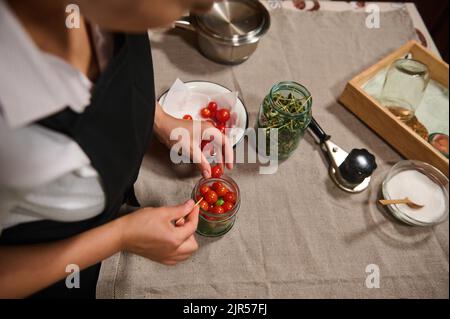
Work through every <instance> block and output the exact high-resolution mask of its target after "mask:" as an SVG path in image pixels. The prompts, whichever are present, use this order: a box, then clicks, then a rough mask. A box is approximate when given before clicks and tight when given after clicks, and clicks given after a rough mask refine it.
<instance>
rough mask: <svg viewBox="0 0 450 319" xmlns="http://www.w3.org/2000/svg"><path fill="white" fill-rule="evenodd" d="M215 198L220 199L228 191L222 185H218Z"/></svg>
mask: <svg viewBox="0 0 450 319" xmlns="http://www.w3.org/2000/svg"><path fill="white" fill-rule="evenodd" d="M215 191H216V193H217V196H219V197H222V196H224V195H225V194H226V193H228V189H227V188H226V187H225V186H224V185H220V187H218V188H217V189H216V190H215Z"/></svg>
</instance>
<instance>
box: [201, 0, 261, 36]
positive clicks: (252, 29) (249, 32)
mask: <svg viewBox="0 0 450 319" xmlns="http://www.w3.org/2000/svg"><path fill="white" fill-rule="evenodd" d="M195 21H196V25H197V29H198V30H199V31H200V32H201V33H203V34H205V35H207V36H210V37H213V38H215V39H218V40H221V41H224V42H233V43H235V44H242V43H250V42H256V41H258V40H259V38H260V37H261V36H262V35H263V34H264V33H265V32H266V31H267V30H268V28H269V26H270V15H269V12H268V11H267V9H266V8H265V7H264V5H262V4H261V3H260V2H259V1H257V0H224V1H220V2H216V3H214V5H213V7H212V9H211V10H210V11H209V12H208V13H206V14H204V15H201V16H196V17H195Z"/></svg>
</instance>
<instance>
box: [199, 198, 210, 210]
mask: <svg viewBox="0 0 450 319" xmlns="http://www.w3.org/2000/svg"><path fill="white" fill-rule="evenodd" d="M199 206H200V208H201V209H203V210H204V211H205V212H207V211H208V210H209V204H208V202H207V201H206V200H202V201H201V202H200V204H199Z"/></svg>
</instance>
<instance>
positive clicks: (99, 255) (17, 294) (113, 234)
mask: <svg viewBox="0 0 450 319" xmlns="http://www.w3.org/2000/svg"><path fill="white" fill-rule="evenodd" d="M120 250H122V226H121V219H118V220H115V221H112V222H110V223H108V224H105V225H103V226H100V227H97V228H94V229H91V230H89V231H86V232H84V233H82V234H80V235H77V236H74V237H71V238H68V239H65V240H61V241H57V242H52V243H45V244H36V245H25V246H0V298H23V297H27V296H29V295H31V294H33V293H35V292H37V291H39V290H41V289H44V288H46V287H48V286H50V285H51V284H53V283H55V282H57V281H59V280H61V279H64V278H65V277H66V276H67V275H68V273H66V267H67V266H68V265H70V264H76V265H77V266H79V268H80V270H82V269H85V268H87V267H89V266H92V265H94V264H96V263H98V262H100V261H102V260H104V259H106V258H108V257H110V256H112V255H113V254H115V253H116V252H118V251H120ZM80 285H83V278H82V277H80Z"/></svg>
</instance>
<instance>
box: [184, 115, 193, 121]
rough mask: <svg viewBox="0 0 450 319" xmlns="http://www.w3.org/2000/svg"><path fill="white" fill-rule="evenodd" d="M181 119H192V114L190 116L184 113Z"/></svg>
mask: <svg viewBox="0 0 450 319" xmlns="http://www.w3.org/2000/svg"><path fill="white" fill-rule="evenodd" d="M183 120H190V121H192V116H190V115H189V114H186V115H185V116H183Z"/></svg>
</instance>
